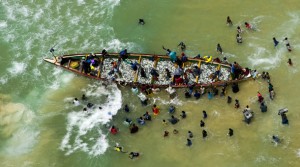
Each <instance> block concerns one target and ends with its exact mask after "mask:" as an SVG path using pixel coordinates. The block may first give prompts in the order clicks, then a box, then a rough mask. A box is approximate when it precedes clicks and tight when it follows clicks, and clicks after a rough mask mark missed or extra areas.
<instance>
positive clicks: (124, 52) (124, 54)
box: [120, 49, 128, 60]
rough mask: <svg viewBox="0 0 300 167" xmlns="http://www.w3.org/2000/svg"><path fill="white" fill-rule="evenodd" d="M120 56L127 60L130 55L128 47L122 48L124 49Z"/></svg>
mask: <svg viewBox="0 0 300 167" xmlns="http://www.w3.org/2000/svg"><path fill="white" fill-rule="evenodd" d="M120 58H121V59H122V60H125V59H127V58H128V56H127V49H124V50H122V51H121V52H120Z"/></svg>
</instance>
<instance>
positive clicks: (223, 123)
mask: <svg viewBox="0 0 300 167" xmlns="http://www.w3.org/2000/svg"><path fill="white" fill-rule="evenodd" d="M0 4H1V5H0V11H1V12H0V39H1V40H0V43H1V45H0V49H1V58H0V60H1V61H0V62H1V66H0V84H1V87H0V164H1V166H120V165H121V166H129V165H131V166H153V162H156V163H157V166H171V165H173V166H200V165H203V164H205V165H206V166H299V156H300V151H299V149H300V146H299V142H298V140H299V139H300V136H299V133H298V131H297V129H298V128H299V126H300V124H299V121H298V119H299V117H300V115H299V114H298V113H297V111H298V110H299V105H298V101H297V98H298V94H299V93H300V92H299V90H298V87H297V86H298V84H297V83H298V82H299V81H300V80H299V67H298V64H299V59H297V58H298V55H299V48H300V45H299V43H300V42H299V39H298V38H297V37H298V36H299V33H300V29H299V26H298V25H299V23H300V10H299V9H300V8H299V5H298V1H296V0H291V1H288V2H285V1H258V0H254V1H247V2H241V1H238V0H231V1H218V2H212V1H205V0H201V1H196V0H191V1H188V2H182V1H179V0H172V1H170V0H162V1H158V0H153V1H146V0H140V1H133V0H127V1H120V0H93V1H87V0H77V1H66V2H65V1H55V0H48V1H45V2H42V1H18V0H13V1H8V0H2V1H1V3H0ZM228 15H229V16H230V17H231V19H232V20H233V24H234V25H233V26H232V27H229V26H227V25H226V17H227V16H228ZM139 18H144V19H145V22H146V24H145V25H144V26H140V25H138V23H137V21H138V19H139ZM245 21H247V22H250V23H251V24H253V25H254V26H255V28H256V30H255V31H250V30H245V27H244V25H243V23H244V22H245ZM238 25H240V26H241V27H242V29H244V32H243V34H242V37H243V44H242V45H238V44H237V43H236V39H235V36H236V27H237V26H238ZM273 37H276V38H277V40H278V41H280V44H279V46H278V47H277V48H274V46H273V42H272V38H273ZM285 37H288V38H289V41H290V43H291V46H292V49H293V51H292V52H290V53H289V52H288V51H287V49H286V48H285V46H284V44H283V42H282V40H283V38H285ZM180 41H183V42H185V43H186V45H187V50H186V54H187V55H188V56H190V57H193V56H196V55H197V54H199V53H200V54H201V55H202V56H204V55H212V56H214V57H216V56H221V55H218V54H217V53H216V45H217V43H220V44H221V46H222V48H223V51H224V55H225V56H226V57H227V58H228V59H229V61H231V62H232V61H237V62H239V64H241V65H242V66H247V67H249V68H252V69H257V70H259V71H260V72H262V71H268V72H269V73H270V75H271V82H272V84H273V85H274V89H275V91H276V98H275V100H274V101H272V100H270V99H269V98H268V85H267V82H266V81H264V80H262V79H257V80H255V81H249V82H245V83H242V84H240V89H241V91H240V92H239V93H238V94H233V93H232V92H231V90H230V89H228V90H227V93H228V95H230V96H232V97H233V99H235V98H238V99H239V100H240V102H241V107H242V108H244V107H245V106H246V105H250V108H252V109H253V111H254V112H255V118H254V120H253V122H252V123H251V124H250V125H246V124H245V123H244V122H242V114H241V110H236V109H234V107H233V105H234V104H230V105H228V104H227V103H226V99H225V98H221V97H215V98H214V99H213V100H208V99H206V98H202V99H200V100H198V101H197V100H194V99H190V100H186V99H185V98H184V97H183V91H184V90H177V91H178V94H179V97H178V98H176V99H175V100H170V99H169V98H168V96H167V95H166V93H165V91H164V90H161V92H159V93H157V94H155V95H154V96H153V97H152V99H151V100H150V104H149V106H147V107H143V106H141V104H140V102H139V99H138V97H137V96H136V95H134V94H133V93H132V92H131V91H130V88H127V87H117V86H116V85H112V86H109V87H107V88H106V87H104V86H103V85H102V84H101V83H98V82H97V81H93V80H90V79H87V78H83V77H78V76H76V75H74V74H71V73H69V72H66V71H63V70H62V69H59V68H56V67H54V66H52V65H50V64H47V63H45V62H44V61H43V60H42V58H43V57H51V53H50V52H49V49H50V48H51V47H54V49H55V52H54V53H55V54H57V55H59V54H67V53H89V52H99V51H101V50H102V49H103V48H106V49H107V50H108V51H110V52H119V51H120V50H121V49H124V48H127V49H128V50H129V51H130V52H143V53H155V54H164V53H165V52H164V50H162V49H161V47H162V45H164V46H165V47H167V48H170V49H172V50H175V51H177V52H179V48H178V47H177V45H178V43H179V42H180ZM288 58H291V59H292V61H293V64H294V65H293V66H292V67H291V66H288V64H287V60H288ZM257 91H260V92H261V93H262V94H263V96H264V97H265V98H266V104H267V105H268V112H267V113H261V112H260V110H259V106H258V104H257V102H256V93H257ZM83 93H84V94H86V95H87V96H88V98H89V101H90V102H92V103H94V104H95V108H94V109H92V110H90V111H89V112H90V114H85V113H83V112H82V108H83V106H84V105H85V103H86V102H82V103H81V104H82V105H81V106H78V107H74V106H73V105H72V104H71V101H72V100H73V98H74V97H78V98H79V97H81V95H82V94H83ZM154 103H156V104H158V105H159V107H160V108H161V114H160V115H159V116H158V117H156V118H155V119H154V120H153V121H152V122H151V123H148V124H147V125H145V127H140V131H139V132H138V134H136V135H130V134H129V132H128V127H126V126H125V125H123V124H122V122H123V120H124V118H125V117H130V118H133V119H135V118H137V117H139V116H140V115H142V114H143V113H144V112H145V111H151V105H152V104H154ZM124 104H129V107H130V108H131V113H129V114H126V113H124V112H123V110H122V109H121V108H122V107H123V106H124ZM170 104H173V105H175V106H176V108H177V112H176V113H175V115H176V116H178V117H179V112H180V111H181V110H185V111H186V112H187V114H188V118H187V119H186V120H180V122H179V123H178V124H177V125H175V126H171V125H168V126H163V125H162V124H161V122H162V119H167V118H169V114H168V113H167V109H168V106H169V105H170ZM99 106H101V107H102V110H99V109H98V107H99ZM283 107H288V108H289V112H288V113H287V116H288V118H289V121H290V125H288V126H283V125H282V124H281V119H280V117H279V116H278V115H277V111H278V109H280V108H283ZM202 110H206V111H207V112H208V114H209V118H208V119H207V120H206V121H205V122H206V127H205V129H206V130H207V131H208V138H207V139H206V140H202V138H201V128H200V127H199V121H200V119H201V117H202V114H201V111H202ZM113 115H114V116H113ZM112 124H114V125H116V126H117V127H118V128H119V130H120V133H119V134H118V135H116V136H111V135H110V134H109V133H108V128H109V126H110V125H112ZM229 127H231V128H233V129H234V132H235V134H234V136H233V137H232V138H229V137H227V136H226V133H227V131H228V128H229ZM174 128H176V129H178V130H179V134H177V135H174V134H172V133H170V136H169V137H168V138H163V137H162V136H163V132H164V131H165V130H168V131H170V132H172V130H173V129H174ZM188 130H191V131H192V132H193V133H194V136H195V137H194V139H192V141H193V145H192V147H191V148H187V147H186V146H185V143H186V138H187V131H188ZM273 134H275V135H279V137H280V138H282V139H283V142H282V143H281V144H278V145H275V144H273V143H271V136H272V135H273ZM116 142H118V143H120V145H122V146H123V147H124V149H125V150H126V151H138V152H140V153H141V156H140V157H139V158H138V159H135V160H131V159H129V158H128V155H127V154H122V153H119V152H116V151H114V150H113V146H114V145H115V143H116ZM155 165H156V164H155Z"/></svg>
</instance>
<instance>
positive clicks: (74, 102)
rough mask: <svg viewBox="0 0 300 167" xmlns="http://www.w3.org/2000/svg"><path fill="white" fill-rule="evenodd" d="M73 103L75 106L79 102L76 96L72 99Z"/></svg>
mask: <svg viewBox="0 0 300 167" xmlns="http://www.w3.org/2000/svg"><path fill="white" fill-rule="evenodd" d="M73 104H74V105H75V106H79V105H80V102H79V100H78V99H77V98H75V99H74V100H73Z"/></svg>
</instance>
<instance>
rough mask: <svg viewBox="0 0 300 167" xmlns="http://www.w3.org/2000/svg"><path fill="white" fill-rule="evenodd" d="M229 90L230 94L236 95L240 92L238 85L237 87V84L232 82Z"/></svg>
mask: <svg viewBox="0 0 300 167" xmlns="http://www.w3.org/2000/svg"><path fill="white" fill-rule="evenodd" d="M231 88H232V92H233V93H237V92H239V91H240V88H239V85H238V83H236V82H234V83H233V84H232V86H231Z"/></svg>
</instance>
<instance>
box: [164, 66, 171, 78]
mask: <svg viewBox="0 0 300 167" xmlns="http://www.w3.org/2000/svg"><path fill="white" fill-rule="evenodd" d="M165 78H166V80H170V79H171V78H172V76H171V72H170V70H169V69H168V68H165Z"/></svg>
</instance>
